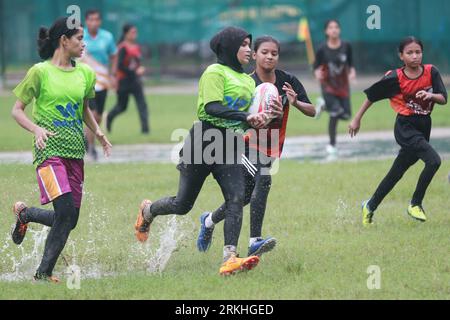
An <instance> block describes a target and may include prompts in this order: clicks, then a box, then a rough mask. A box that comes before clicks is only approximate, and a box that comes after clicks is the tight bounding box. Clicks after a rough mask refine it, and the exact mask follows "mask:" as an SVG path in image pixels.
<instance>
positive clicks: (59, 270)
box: [0, 192, 194, 282]
mask: <svg viewBox="0 0 450 320" xmlns="http://www.w3.org/2000/svg"><path fill="white" fill-rule="evenodd" d="M83 197H84V200H83V202H84V203H85V205H86V206H87V205H89V207H90V208H95V209H89V210H86V211H85V212H86V216H83V215H82V216H81V217H80V224H83V226H82V228H83V229H82V230H75V232H73V233H72V234H71V235H70V238H69V240H68V241H67V244H66V246H65V248H64V250H63V252H62V254H61V257H60V259H59V260H58V264H57V266H56V268H55V275H57V276H58V275H62V274H66V276H67V270H69V268H70V267H71V266H78V267H80V270H81V278H82V279H99V278H103V277H115V276H118V275H126V274H130V273H132V274H135V273H136V272H149V273H161V272H163V271H164V270H165V268H166V266H167V264H168V262H169V260H170V258H171V256H172V254H173V253H174V252H175V251H176V250H177V249H178V248H179V247H180V244H181V243H183V241H182V240H184V239H186V238H187V235H188V234H192V230H193V229H194V224H193V222H192V220H190V219H189V218H186V217H182V218H178V217H176V216H172V217H158V219H156V220H155V223H154V224H153V225H152V232H151V234H150V239H149V241H147V243H145V244H143V245H142V244H140V243H137V242H136V240H135V238H134V236H132V234H133V231H134V230H132V228H131V227H130V226H129V225H124V232H123V233H122V232H119V233H112V232H111V231H110V229H109V228H108V226H110V225H111V223H116V224H117V220H113V218H114V217H111V215H110V213H109V212H107V211H106V210H105V209H102V208H106V207H107V206H106V204H105V202H106V200H103V199H101V200H99V199H96V198H95V197H94V195H93V194H91V193H89V192H85V193H84V194H83ZM118 209H119V211H121V212H126V211H125V209H124V208H118ZM122 209H123V210H122ZM116 219H117V217H116ZM39 228H40V227H39V226H38V225H36V224H30V226H29V228H28V231H27V236H26V239H25V241H24V243H23V244H22V245H20V246H15V245H14V244H13V243H12V240H11V236H10V234H9V233H7V234H6V235H5V237H4V240H3V242H0V281H9V282H12V281H30V279H32V277H33V275H34V273H35V272H36V269H37V267H38V266H39V264H40V261H41V259H42V254H43V251H44V246H45V240H46V238H47V234H48V231H49V230H50V229H49V228H48V227H43V228H42V229H39ZM79 228H80V227H78V228H77V229H79ZM125 230H126V231H125Z"/></svg>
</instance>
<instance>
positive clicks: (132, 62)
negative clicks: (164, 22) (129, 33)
mask: <svg viewBox="0 0 450 320" xmlns="http://www.w3.org/2000/svg"><path fill="white" fill-rule="evenodd" d="M117 49H118V52H119V56H118V67H117V80H122V79H125V78H135V77H136V69H137V68H138V67H139V66H140V65H141V57H142V54H141V47H140V46H139V45H137V44H128V43H126V42H122V43H120V44H119V46H118V47H117Z"/></svg>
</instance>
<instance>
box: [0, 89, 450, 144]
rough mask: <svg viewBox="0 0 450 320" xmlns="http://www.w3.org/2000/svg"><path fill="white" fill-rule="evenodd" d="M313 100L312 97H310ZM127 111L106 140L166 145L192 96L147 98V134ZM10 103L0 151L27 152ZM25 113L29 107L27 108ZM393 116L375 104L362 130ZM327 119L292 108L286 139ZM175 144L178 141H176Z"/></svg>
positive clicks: (355, 100)
mask: <svg viewBox="0 0 450 320" xmlns="http://www.w3.org/2000/svg"><path fill="white" fill-rule="evenodd" d="M310 98H311V99H312V101H315V98H316V95H311V97H310ZM363 99H364V95H363V94H361V93H355V94H353V97H352V104H353V110H354V112H356V110H357V109H358V108H359V107H360V105H361V104H362V102H363ZM130 101H131V103H130V105H129V107H128V110H127V112H126V113H124V114H123V115H121V116H119V117H118V118H117V120H116V121H115V122H114V124H113V132H112V134H110V135H109V138H110V140H111V142H112V143H113V144H141V143H170V142H171V134H172V132H173V131H174V130H175V129H178V128H184V129H190V127H191V125H192V123H193V121H195V120H196V102H197V97H196V96H195V95H174V96H167V95H149V96H147V102H148V105H149V108H150V118H151V130H152V131H151V134H150V135H149V136H145V135H141V134H140V126H139V118H138V115H137V108H136V106H135V103H134V100H133V99H130ZM115 102H116V97H115V95H114V94H113V93H112V92H110V94H109V96H108V101H107V103H106V110H110V109H111V108H112V107H113V105H114V104H115ZM13 104H14V98H13V97H12V96H7V97H0V138H1V143H0V151H9V150H30V149H31V137H30V134H29V133H27V132H25V131H24V130H23V129H22V128H20V127H19V126H18V125H17V124H16V122H15V121H14V120H13V119H12V118H11V116H10V113H11V108H12V106H13ZM28 109H29V110H28V114H30V112H31V107H28ZM394 121H395V114H394V112H393V111H392V109H391V108H390V107H389V104H388V102H387V101H384V102H380V103H378V104H376V105H375V106H374V107H372V109H371V110H370V111H369V112H368V114H367V116H366V117H365V118H364V120H363V124H362V130H363V131H377V130H392V129H393V126H394ZM347 125H348V123H341V124H340V125H339V132H340V133H344V132H347ZM433 125H434V127H445V126H447V127H448V126H450V108H448V107H441V106H437V107H436V111H435V112H434V114H433ZM327 127H328V116H327V115H324V116H322V118H321V119H320V120H319V121H315V120H312V119H310V118H306V117H305V116H303V115H302V114H301V113H300V112H298V111H297V110H295V109H294V108H293V109H292V110H291V113H290V119H289V124H288V132H287V133H288V136H299V135H318V134H326V132H327ZM177 142H178V141H177Z"/></svg>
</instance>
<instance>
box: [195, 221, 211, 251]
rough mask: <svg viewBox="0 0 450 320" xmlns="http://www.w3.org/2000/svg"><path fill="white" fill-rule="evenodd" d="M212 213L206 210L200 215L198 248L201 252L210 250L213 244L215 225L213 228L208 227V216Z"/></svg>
mask: <svg viewBox="0 0 450 320" xmlns="http://www.w3.org/2000/svg"><path fill="white" fill-rule="evenodd" d="M210 214H212V213H211V212H205V213H203V214H202V215H201V216H200V234H199V235H198V239H197V248H198V251H200V252H206V251H208V249H209V247H210V246H211V241H212V235H213V231H214V226H212V227H211V228H207V227H206V218H208V216H209V215H210Z"/></svg>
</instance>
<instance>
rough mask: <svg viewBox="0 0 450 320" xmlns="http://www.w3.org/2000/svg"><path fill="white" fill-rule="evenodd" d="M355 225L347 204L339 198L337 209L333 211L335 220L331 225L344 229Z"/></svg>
mask: <svg viewBox="0 0 450 320" xmlns="http://www.w3.org/2000/svg"><path fill="white" fill-rule="evenodd" d="M354 223H355V220H354V217H353V216H352V210H350V208H349V206H348V205H347V203H346V202H345V201H344V200H342V199H341V198H339V199H338V203H337V207H336V210H335V218H334V223H333V225H334V226H335V227H338V228H340V227H344V226H348V225H353V224H354Z"/></svg>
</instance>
